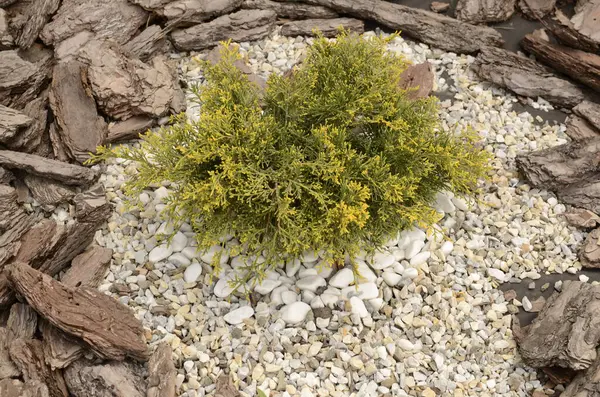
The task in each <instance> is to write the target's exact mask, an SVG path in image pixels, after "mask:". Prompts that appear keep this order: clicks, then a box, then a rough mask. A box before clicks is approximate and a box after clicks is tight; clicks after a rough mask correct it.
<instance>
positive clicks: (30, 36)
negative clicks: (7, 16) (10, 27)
mask: <svg viewBox="0 0 600 397" xmlns="http://www.w3.org/2000/svg"><path fill="white" fill-rule="evenodd" d="M59 5H60V0H41V1H33V2H31V3H29V4H28V6H27V8H25V10H24V11H25V13H24V14H25V15H24V17H25V18H24V19H25V20H26V22H25V24H24V25H23V27H22V28H21V31H20V32H19V34H18V35H17V38H16V40H15V42H16V44H17V45H18V46H19V47H21V48H29V47H31V45H32V44H33V42H34V41H35V39H37V37H38V35H39V34H40V32H41V31H42V28H43V27H44V25H45V24H46V22H48V20H49V19H50V17H51V16H52V14H54V13H55V12H56V10H58V6H59Z"/></svg>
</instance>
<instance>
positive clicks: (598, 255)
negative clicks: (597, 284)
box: [579, 229, 600, 269]
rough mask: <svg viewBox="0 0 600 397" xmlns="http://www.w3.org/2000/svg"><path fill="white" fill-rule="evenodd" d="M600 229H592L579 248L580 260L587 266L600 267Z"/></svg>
mask: <svg viewBox="0 0 600 397" xmlns="http://www.w3.org/2000/svg"><path fill="white" fill-rule="evenodd" d="M599 242H600V229H595V230H592V232H591V233H589V234H588V235H587V237H586V239H585V242H584V243H583V244H582V246H581V247H580V249H579V260H580V261H581V265H582V266H583V267H585V268H592V269H597V268H600V245H599V244H598V243H599Z"/></svg>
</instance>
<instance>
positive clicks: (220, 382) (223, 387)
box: [215, 374, 240, 397]
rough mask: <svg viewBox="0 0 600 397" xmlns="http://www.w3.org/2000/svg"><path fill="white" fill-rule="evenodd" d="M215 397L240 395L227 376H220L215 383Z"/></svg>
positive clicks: (235, 396)
mask: <svg viewBox="0 0 600 397" xmlns="http://www.w3.org/2000/svg"><path fill="white" fill-rule="evenodd" d="M215 386H216V387H215V397H239V396H240V393H239V392H238V390H237V389H236V388H235V386H234V385H233V382H231V379H229V376H227V375H225V374H222V375H220V376H219V377H218V378H217V381H216V382H215Z"/></svg>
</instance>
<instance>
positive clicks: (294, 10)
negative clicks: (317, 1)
mask: <svg viewBox="0 0 600 397" xmlns="http://www.w3.org/2000/svg"><path fill="white" fill-rule="evenodd" d="M242 8H246V9H249V10H273V11H275V12H276V13H277V16H278V17H280V18H289V19H312V18H321V19H328V18H337V17H338V14H337V13H336V12H335V11H333V10H331V9H329V8H327V7H322V6H315V5H311V4H305V3H280V2H277V1H272V0H245V1H244V2H243V3H242Z"/></svg>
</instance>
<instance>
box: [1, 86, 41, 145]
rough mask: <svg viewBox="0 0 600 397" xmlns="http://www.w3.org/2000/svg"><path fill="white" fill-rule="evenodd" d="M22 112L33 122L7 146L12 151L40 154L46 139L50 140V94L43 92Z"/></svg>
mask: <svg viewBox="0 0 600 397" xmlns="http://www.w3.org/2000/svg"><path fill="white" fill-rule="evenodd" d="M22 111H23V113H24V114H26V115H27V116H28V117H29V118H30V119H31V120H32V122H31V124H30V125H29V126H28V127H27V128H24V129H23V130H21V131H20V132H19V133H18V134H17V135H16V136H15V137H14V138H13V139H11V140H10V141H8V142H6V146H7V147H8V148H9V149H12V150H18V151H22V152H26V153H34V154H40V153H39V151H40V149H42V146H43V143H44V138H45V137H46V138H48V137H47V134H46V123H47V119H48V92H47V91H44V92H42V93H41V94H40V95H39V96H38V97H37V98H36V99H34V100H32V101H31V102H29V103H27V104H26V105H25V107H24V108H23V110H22ZM40 155H41V154H40Z"/></svg>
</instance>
